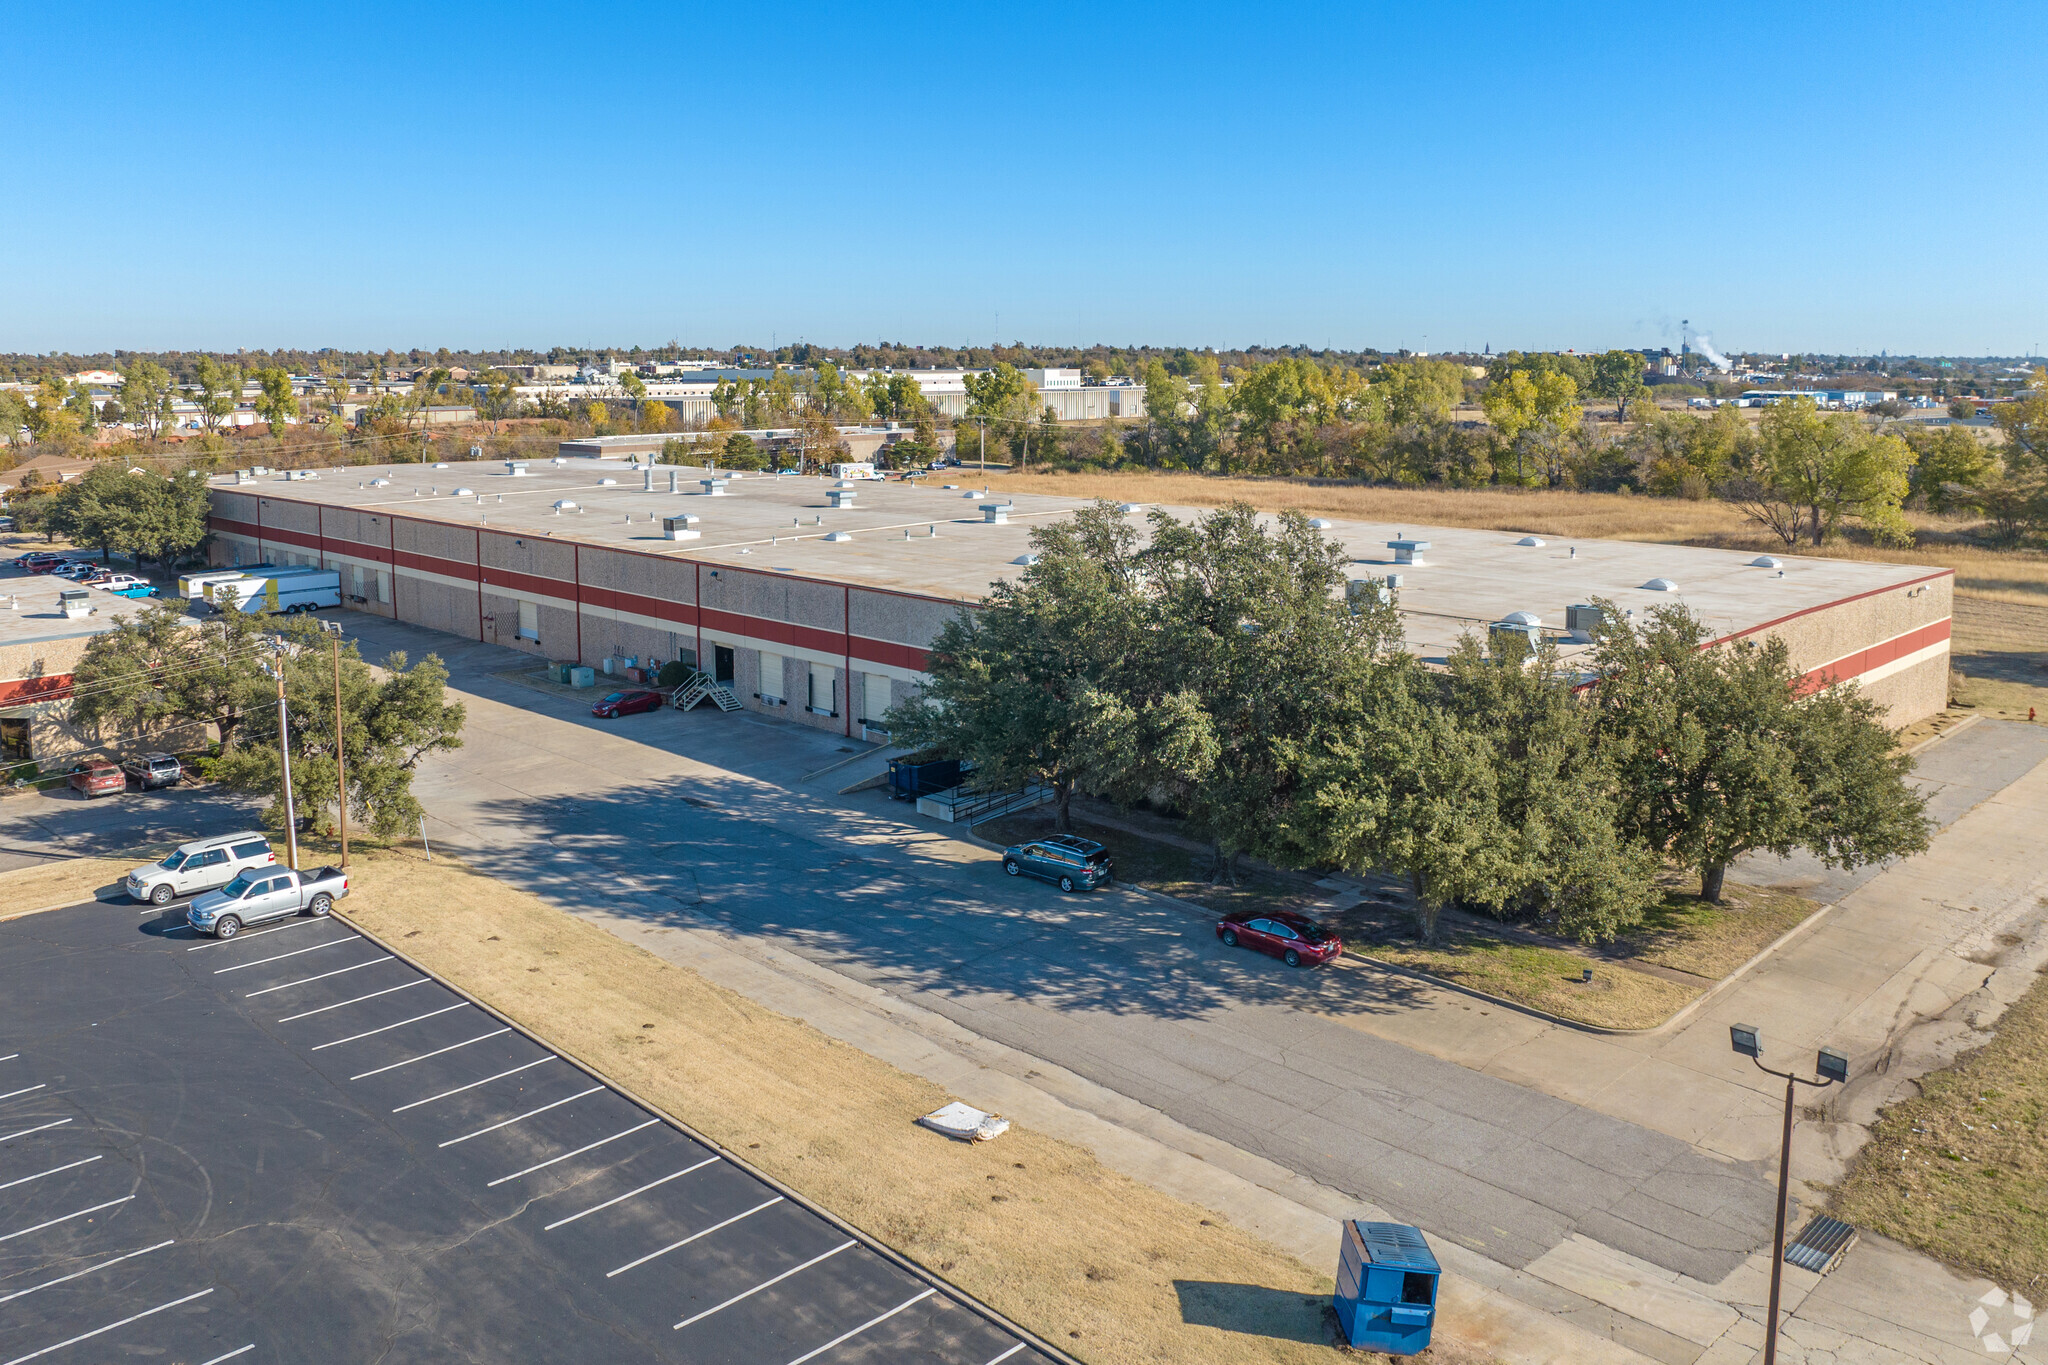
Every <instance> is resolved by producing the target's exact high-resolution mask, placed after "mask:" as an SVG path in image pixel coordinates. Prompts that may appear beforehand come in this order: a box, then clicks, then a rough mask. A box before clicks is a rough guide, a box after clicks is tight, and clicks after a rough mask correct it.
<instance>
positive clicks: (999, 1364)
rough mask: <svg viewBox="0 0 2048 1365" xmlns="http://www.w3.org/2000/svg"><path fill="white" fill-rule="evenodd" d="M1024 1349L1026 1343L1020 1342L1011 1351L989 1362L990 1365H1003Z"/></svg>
mask: <svg viewBox="0 0 2048 1365" xmlns="http://www.w3.org/2000/svg"><path fill="white" fill-rule="evenodd" d="M1023 1349H1024V1343H1023V1342H1021V1341H1020V1342H1018V1343H1017V1344H1016V1345H1015V1346H1012V1347H1011V1348H1010V1349H1009V1350H1007V1351H1005V1352H1003V1353H1002V1354H1001V1355H999V1356H995V1357H993V1358H991V1359H990V1360H989V1362H988V1365H1003V1362H1004V1361H1006V1360H1008V1359H1009V1358H1010V1357H1011V1356H1013V1355H1015V1354H1017V1352H1019V1351H1021V1350H1023Z"/></svg>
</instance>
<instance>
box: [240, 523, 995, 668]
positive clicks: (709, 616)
mask: <svg viewBox="0 0 2048 1365" xmlns="http://www.w3.org/2000/svg"><path fill="white" fill-rule="evenodd" d="M278 501H280V502H289V503H292V504H294V505H296V506H312V507H314V508H315V509H316V512H317V513H318V515H319V516H320V519H321V521H320V525H321V529H320V532H319V533H317V534H314V535H308V534H306V533H305V532H302V531H293V530H287V529H283V528H279V527H267V526H264V525H262V524H261V516H262V507H261V500H260V499H259V500H258V504H257V516H258V521H257V522H256V523H254V524H252V523H250V522H246V521H241V520H238V519H236V518H233V517H224V516H221V515H219V514H217V513H216V514H211V515H210V516H209V524H210V525H211V526H212V527H213V528H214V529H215V530H218V531H221V532H224V533H227V534H231V535H241V536H247V537H249V538H250V539H253V540H256V541H258V542H259V543H271V544H279V545H290V546H294V547H297V548H299V549H302V550H310V551H313V552H315V553H317V554H320V555H322V556H323V558H324V556H326V555H329V554H333V555H338V556H341V557H343V558H349V559H359V560H364V561H367V562H371V563H377V564H384V565H387V566H389V567H391V568H393V569H410V570H412V571H414V572H423V573H433V574H438V575H440V576H442V577H445V578H452V579H456V580H458V581H466V582H471V583H476V584H477V585H478V586H479V588H480V590H481V591H492V592H499V593H503V594H507V595H525V596H530V597H550V598H552V597H564V596H567V597H569V598H570V599H571V600H572V601H574V602H576V603H577V610H576V618H577V629H578V633H579V639H580V633H581V629H582V616H583V613H582V610H581V607H582V606H583V605H585V604H587V605H589V606H592V607H597V608H601V609H604V610H608V611H618V612H626V613H630V614H633V615H636V616H644V617H647V618H649V619H651V620H659V621H666V622H669V623H671V624H672V625H675V626H677V627H678V628H680V629H683V630H689V631H694V632H696V634H697V637H698V638H697V654H698V658H699V660H700V666H701V661H702V658H703V652H704V642H703V633H704V631H705V630H706V629H709V630H713V631H716V632H719V633H721V634H725V635H732V636H741V637H744V638H747V639H754V640H761V641H765V642H767V643H770V644H785V645H790V646H794V647H799V648H803V649H808V650H812V651H814V652H816V653H819V654H826V655H832V656H836V657H838V658H841V659H842V660H849V661H851V662H862V661H865V662H868V663H877V664H886V665H889V666H890V667H894V668H903V669H909V670H911V671H912V672H918V673H922V672H923V671H924V669H925V664H926V653H925V651H924V650H922V649H920V648H918V647H916V646H915V645H906V644H900V643H898V642H896V641H893V640H877V639H874V638H872V637H868V636H861V635H854V634H853V633H852V632H851V630H850V629H849V627H850V626H851V624H852V620H851V615H852V589H851V585H848V584H840V585H839V586H840V587H841V589H842V623H841V628H840V629H839V630H827V629H821V628H819V627H816V626H806V625H800V624H798V623H796V622H792V621H780V620H774V619H771V618H768V617H761V616H749V615H747V614H745V613H743V612H731V611H719V610H716V609H713V608H704V609H702V610H701V611H700V610H699V609H698V608H697V607H696V606H694V605H693V604H691V603H688V602H672V601H669V600H668V599H666V598H660V597H649V596H646V595H644V594H641V593H634V592H626V591H624V590H622V589H618V588H598V587H592V586H589V585H587V584H584V583H582V582H581V581H580V579H581V576H582V574H581V559H582V555H581V549H580V546H578V545H577V543H576V542H573V541H572V542H571V546H572V548H573V549H574V551H575V554H576V562H577V567H576V569H575V570H574V571H573V572H572V579H571V582H569V583H567V584H564V583H562V582H561V581H560V580H559V579H553V578H543V577H540V576H538V575H535V574H527V573H520V572H518V571H517V570H513V569H500V568H487V567H484V566H483V565H482V563H481V559H482V551H483V536H482V531H483V528H479V529H478V531H477V555H478V560H479V562H478V563H475V564H470V563H465V562H463V561H461V560H453V559H443V558H440V557H439V556H436V555H428V554H420V553H417V552H415V551H410V550H400V549H398V548H397V524H398V522H399V521H400V520H405V521H409V522H413V523H414V524H415V525H421V526H433V527H446V526H447V525H449V523H446V522H440V521H427V520H421V519H418V518H413V517H405V518H400V517H398V516H395V515H393V514H391V513H389V512H385V511H381V510H380V511H377V512H370V511H367V510H364V509H355V510H357V511H359V512H360V513H361V514H362V515H364V516H373V517H379V518H381V519H382V520H383V522H384V526H385V535H386V537H387V543H386V544H385V545H372V544H368V543H366V542H363V541H357V540H349V539H345V538H342V537H337V536H329V535H327V534H325V504H323V503H311V504H308V503H303V502H300V501H299V500H298V499H295V498H280V499H278ZM493 534H495V535H499V536H505V535H510V534H511V533H510V532H504V531H494V532H493ZM606 550H607V553H611V554H619V555H631V556H633V557H634V558H638V559H652V560H659V561H662V562H665V563H674V562H676V559H677V558H678V556H672V555H663V554H655V553H649V552H647V551H642V550H624V549H612V548H611V547H606ZM689 562H690V563H691V565H692V566H693V568H694V569H695V570H696V574H697V580H698V590H699V594H700V600H701V593H702V585H703V562H702V561H700V560H691V561H689ZM799 581H803V582H810V583H821V582H824V581H825V580H822V579H811V578H804V579H800V580H799ZM564 587H568V588H569V589H570V591H569V593H567V594H564V593H563V592H562V589H563V588H564ZM481 591H480V592H479V597H478V623H477V635H478V638H479V639H481V638H482V636H483V633H484V632H483V622H482V616H483V608H482V596H481ZM861 591H862V592H865V593H872V594H880V595H884V596H889V597H903V598H908V599H912V600H915V601H933V602H937V601H946V602H950V600H951V599H946V598H936V597H931V596H929V595H927V594H922V593H914V592H904V591H902V590H900V589H890V588H869V587H865V586H864V587H862V588H861ZM956 605H957V604H956ZM391 607H392V616H393V619H398V615H399V611H398V607H399V603H398V583H397V580H396V577H395V576H394V579H393V582H392V601H391ZM577 654H578V657H579V659H580V657H581V654H582V649H581V646H580V643H579V646H578V649H577ZM849 671H850V670H849ZM849 686H850V681H849ZM843 701H844V704H845V705H847V706H849V707H850V706H851V694H850V693H849V695H848V697H847V698H845V699H843Z"/></svg>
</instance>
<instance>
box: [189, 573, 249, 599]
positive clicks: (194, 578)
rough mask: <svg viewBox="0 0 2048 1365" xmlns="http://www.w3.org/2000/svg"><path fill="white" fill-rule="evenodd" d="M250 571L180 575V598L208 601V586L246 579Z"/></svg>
mask: <svg viewBox="0 0 2048 1365" xmlns="http://www.w3.org/2000/svg"><path fill="white" fill-rule="evenodd" d="M249 572H250V571H249V570H248V569H202V570H200V571H199V572H197V573H185V574H179V575H178V596H180V597H182V598H185V599H186V600H187V601H191V602H203V601H205V600H206V585H207V584H209V583H228V582H232V581H233V580H235V579H237V578H246V577H247V576H248V575H249Z"/></svg>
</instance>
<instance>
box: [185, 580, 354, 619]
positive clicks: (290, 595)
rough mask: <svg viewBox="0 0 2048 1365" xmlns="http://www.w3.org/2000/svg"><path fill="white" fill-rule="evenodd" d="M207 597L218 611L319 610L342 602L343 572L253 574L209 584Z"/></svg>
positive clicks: (286, 611)
mask: <svg viewBox="0 0 2048 1365" xmlns="http://www.w3.org/2000/svg"><path fill="white" fill-rule="evenodd" d="M206 597H207V600H208V601H209V602H211V603H212V604H213V609H214V610H215V611H230V610H234V611H245V612H285V613H288V614H289V613H296V612H302V611H319V610H320V609H321V608H323V607H338V606H340V605H341V574H340V573H339V572H337V571H336V570H333V569H309V570H305V571H302V572H298V573H290V574H276V575H269V576H265V577H261V578H259V577H256V576H255V575H249V576H247V577H244V578H240V579H236V580H233V581H231V582H227V583H212V584H209V585H208V586H207V590H206Z"/></svg>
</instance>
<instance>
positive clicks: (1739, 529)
mask: <svg viewBox="0 0 2048 1365" xmlns="http://www.w3.org/2000/svg"><path fill="white" fill-rule="evenodd" d="M965 472H966V471H963V473H965ZM987 482H988V484H989V486H990V487H992V488H996V489H1000V490H1003V491H1005V492H1014V493H1025V492H1032V493H1058V494H1063V495H1065V496H1068V497H1098V498H1110V499H1114V500H1117V501H1122V502H1160V503H1172V504H1176V505H1184V506H1193V507H1220V506H1222V505H1223V504H1225V503H1229V502H1248V503H1250V504H1252V505H1253V506H1254V507H1259V508H1263V509H1265V510H1267V511H1272V512H1280V511H1286V510H1289V509H1292V510H1296V511H1301V512H1311V513H1321V514H1324V515H1327V516H1335V517H1352V518H1357V519H1360V520H1367V521H1392V522H1413V523H1415V524H1416V525H1418V526H1472V527H1481V528H1484V529H1487V530H1494V531H1526V532H1531V533H1534V534H1536V535H1544V536H1581V537H1586V538H1589V539H1593V538H1605V539H1610V540H1650V541H1659V542H1663V543H1666V544H1678V545H1707V546H1716V547H1723V548H1727V549H1736V550H1769V551H1772V552H1774V553H1780V554H1783V553H1787V552H1788V547H1786V546H1785V545H1784V544H1782V543H1781V542H1779V541H1778V540H1777V539H1776V538H1775V537H1773V536H1770V535H1769V534H1768V533H1766V532H1764V531H1763V530H1762V529H1761V528H1759V527H1758V526H1756V525H1755V524H1754V523H1753V522H1751V521H1749V520H1748V519H1747V518H1745V517H1744V516H1743V515H1742V513H1741V512H1740V511H1739V510H1738V509H1736V508H1735V507H1733V506H1731V505H1730V504H1728V503H1725V502H1718V501H1715V500H1713V499H1706V500H1702V501H1698V502H1693V501H1689V500H1687V499H1684V498H1651V497H1642V496H1638V495H1633V494H1626V493H1573V492H1562V491H1556V490H1551V489H1513V488H1474V489H1458V488H1380V487H1374V486H1371V485H1367V484H1359V483H1352V482H1341V481H1337V480H1329V479H1280V478H1270V479H1269V478H1227V477H1224V476H1221V475H1213V474H1190V473H1159V474H1148V473H1144V472H1142V471H1131V472H1115V473H1108V472H1105V473H1096V472H1082V473H1061V472H1058V471H1049V472H1046V473H1029V472H1027V473H1022V474H1011V473H995V474H990V475H989V476H988V478H987ZM1911 520H1912V522H1913V527H1914V532H1915V538H1916V544H1915V545H1913V546H1912V547H1911V548H1897V547H1892V546H1881V545H1871V544H1867V543H1863V542H1860V541H1857V540H1853V539H1850V540H1841V541H1837V542H1835V543H1833V544H1830V545H1828V546H1826V547H1824V548H1823V550H1822V551H1821V553H1822V554H1823V555H1825V556H1826V557H1827V558H1830V559H1861V560H1878V561H1883V562H1886V563H1893V564H1926V565H1929V566H1930V567H1943V568H1952V569H1954V570H1955V571H1956V591H1957V592H1958V593H1959V594H1961V595H1964V596H1968V597H1976V598H1981V599H1983V600H1986V601H2002V602H2019V603H2039V604H2042V605H2044V606H2048V554H2043V553H2041V552H2039V551H2035V550H1994V549H1989V548H1986V547H1984V546H1980V545H1975V544H1971V543H1968V542H1967V541H1965V540H1964V539H1962V537H1964V536H1965V535H1967V534H1968V533H1969V532H1970V531H1971V529H1972V528H1973V527H1974V526H1975V525H1976V523H1975V522H1974V521H1972V520H1971V519H1968V518H1961V517H1942V516H1936V515H1934V514H1932V513H1926V512H1920V513H1914V514H1911ZM1789 552H1790V553H1793V554H1811V553H1813V549H1812V547H1811V546H1793V547H1790V549H1789Z"/></svg>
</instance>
